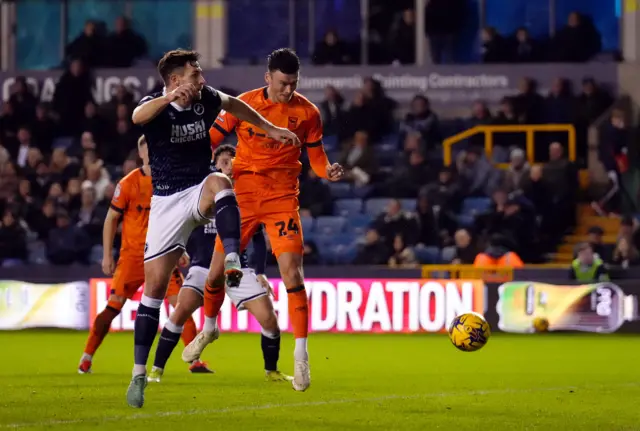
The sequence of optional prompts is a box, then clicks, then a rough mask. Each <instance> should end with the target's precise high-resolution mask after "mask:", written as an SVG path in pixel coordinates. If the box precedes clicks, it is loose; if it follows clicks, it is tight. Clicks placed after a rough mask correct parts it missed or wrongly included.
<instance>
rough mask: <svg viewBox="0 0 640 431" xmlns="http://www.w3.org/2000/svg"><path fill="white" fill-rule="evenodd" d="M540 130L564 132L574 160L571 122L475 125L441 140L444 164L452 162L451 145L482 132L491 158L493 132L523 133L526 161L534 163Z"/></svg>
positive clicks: (485, 146) (486, 149)
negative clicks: (536, 139) (537, 136)
mask: <svg viewBox="0 0 640 431" xmlns="http://www.w3.org/2000/svg"><path fill="white" fill-rule="evenodd" d="M540 132H566V133H567V135H568V142H569V160H570V161H572V162H573V161H575V160H576V129H575V127H574V126H573V125H571V124H535V125H527V124H519V125H508V126H475V127H472V128H470V129H467V130H465V131H463V132H460V133H458V134H457V135H453V136H450V137H448V138H447V139H445V140H444V141H443V142H442V148H443V151H444V164H445V165H446V166H450V165H451V163H452V162H453V145H455V144H457V143H460V142H462V141H464V140H466V139H468V138H470V137H472V136H474V135H477V134H479V133H482V134H483V135H484V151H485V153H486V155H487V158H488V159H489V160H491V155H492V154H493V137H494V136H493V135H494V134H495V133H524V134H525V136H526V149H527V161H528V162H529V163H530V164H532V165H533V164H535V163H536V160H535V140H534V136H535V134H536V133H540ZM498 165H499V166H501V167H506V166H508V164H507V163H499V164H498Z"/></svg>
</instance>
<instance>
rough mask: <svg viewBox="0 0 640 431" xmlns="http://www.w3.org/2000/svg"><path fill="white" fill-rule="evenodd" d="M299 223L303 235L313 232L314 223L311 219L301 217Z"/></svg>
mask: <svg viewBox="0 0 640 431" xmlns="http://www.w3.org/2000/svg"><path fill="white" fill-rule="evenodd" d="M300 221H301V222H302V233H303V234H304V235H306V234H307V232H308V233H311V232H313V228H314V223H313V217H301V218H300Z"/></svg>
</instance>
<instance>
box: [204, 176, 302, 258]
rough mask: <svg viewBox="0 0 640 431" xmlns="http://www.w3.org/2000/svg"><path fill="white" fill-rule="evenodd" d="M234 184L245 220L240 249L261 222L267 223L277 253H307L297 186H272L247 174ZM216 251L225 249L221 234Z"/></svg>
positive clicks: (273, 248) (245, 245) (277, 255)
mask: <svg viewBox="0 0 640 431" xmlns="http://www.w3.org/2000/svg"><path fill="white" fill-rule="evenodd" d="M241 178H242V180H243V181H240V180H237V181H236V183H235V184H234V188H235V192H236V198H237V200H238V207H239V208H240V218H241V221H242V226H241V230H240V232H241V237H240V249H241V250H244V249H246V247H247V245H248V244H249V241H251V238H253V235H254V234H255V232H256V230H257V229H258V226H259V225H260V224H264V227H265V230H266V232H267V236H268V237H269V243H270V244H271V249H272V250H273V254H275V255H276V257H279V256H280V255H281V254H282V253H296V254H304V237H303V234H302V224H301V223H300V212H299V208H300V204H299V203H298V197H297V190H296V188H295V187H289V188H286V189H283V188H281V187H278V188H275V187H270V184H269V183H268V179H265V178H263V177H259V176H251V175H243V176H242V177H241ZM215 250H216V251H218V252H224V248H223V246H222V241H221V240H220V235H218V237H217V238H216V248H215Z"/></svg>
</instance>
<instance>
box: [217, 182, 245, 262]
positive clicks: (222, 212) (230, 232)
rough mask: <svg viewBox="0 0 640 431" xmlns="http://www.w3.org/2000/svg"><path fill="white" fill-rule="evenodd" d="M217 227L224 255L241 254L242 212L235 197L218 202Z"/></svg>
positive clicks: (227, 197) (231, 196)
mask: <svg viewBox="0 0 640 431" xmlns="http://www.w3.org/2000/svg"><path fill="white" fill-rule="evenodd" d="M216 227H217V228H218V235H220V239H221V240H222V245H223V246H224V253H225V254H229V253H237V254H240V210H239V209H238V201H236V196H235V195H233V194H232V195H228V196H224V197H222V198H220V199H218V200H217V201H216Z"/></svg>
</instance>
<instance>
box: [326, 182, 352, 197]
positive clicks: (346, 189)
mask: <svg viewBox="0 0 640 431" xmlns="http://www.w3.org/2000/svg"><path fill="white" fill-rule="evenodd" d="M329 189H330V190H331V197H332V198H334V199H346V198H350V197H352V196H353V191H352V187H351V184H349V183H329Z"/></svg>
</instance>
